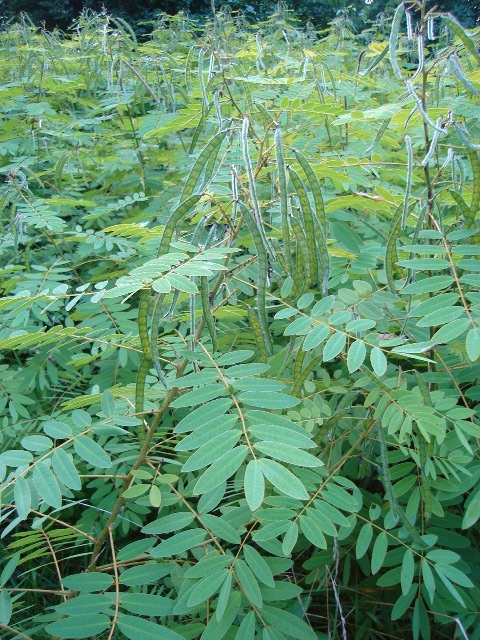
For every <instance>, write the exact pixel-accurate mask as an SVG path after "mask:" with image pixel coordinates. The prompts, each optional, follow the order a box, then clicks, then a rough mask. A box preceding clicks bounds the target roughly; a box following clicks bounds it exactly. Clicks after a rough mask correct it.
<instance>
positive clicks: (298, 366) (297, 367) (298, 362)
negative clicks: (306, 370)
mask: <svg viewBox="0 0 480 640" xmlns="http://www.w3.org/2000/svg"><path fill="white" fill-rule="evenodd" d="M306 355H307V352H306V351H303V349H299V350H298V352H297V357H296V358H295V364H294V366H293V379H294V380H295V384H296V381H297V380H298V378H300V376H301V375H302V369H303V361H304V360H305V356H306Z"/></svg>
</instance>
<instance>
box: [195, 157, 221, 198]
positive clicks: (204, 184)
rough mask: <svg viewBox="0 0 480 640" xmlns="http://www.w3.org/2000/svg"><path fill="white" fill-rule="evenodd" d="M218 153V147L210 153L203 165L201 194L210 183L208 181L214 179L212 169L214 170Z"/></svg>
mask: <svg viewBox="0 0 480 640" xmlns="http://www.w3.org/2000/svg"><path fill="white" fill-rule="evenodd" d="M219 151H220V146H219V147H217V149H216V151H215V152H214V153H212V155H211V156H210V157H209V159H208V161H207V164H206V165H205V174H204V176H203V182H202V185H201V187H200V190H201V191H202V193H203V192H204V191H205V189H206V188H207V186H208V184H209V183H210V181H211V180H212V179H213V177H214V169H215V163H216V162H217V157H218V154H219Z"/></svg>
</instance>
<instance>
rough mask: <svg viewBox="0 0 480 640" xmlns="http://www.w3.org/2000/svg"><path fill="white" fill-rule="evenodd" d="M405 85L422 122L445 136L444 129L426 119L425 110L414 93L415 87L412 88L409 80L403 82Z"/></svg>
mask: <svg viewBox="0 0 480 640" xmlns="http://www.w3.org/2000/svg"><path fill="white" fill-rule="evenodd" d="M405 84H406V85H407V89H408V92H409V93H410V95H411V96H412V98H413V99H414V100H415V105H416V107H417V109H418V111H419V113H420V115H421V116H422V118H423V121H424V122H425V123H426V124H428V125H429V126H430V127H432V129H435V130H437V129H438V131H439V132H440V133H441V134H443V135H445V134H446V133H447V131H446V129H442V128H441V127H437V125H436V124H435V123H434V122H432V121H431V120H430V118H429V117H428V114H427V112H426V111H425V109H424V108H423V105H422V101H421V100H420V98H419V97H418V95H417V92H416V91H415V87H414V86H413V84H412V83H411V82H410V80H406V81H405Z"/></svg>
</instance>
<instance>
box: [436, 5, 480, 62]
mask: <svg viewBox="0 0 480 640" xmlns="http://www.w3.org/2000/svg"><path fill="white" fill-rule="evenodd" d="M442 20H443V21H444V22H445V24H446V25H447V27H448V28H449V29H450V30H451V31H452V32H453V33H454V34H455V35H456V36H457V38H458V39H459V40H460V41H461V42H462V44H463V46H464V47H465V49H466V50H467V51H468V52H469V53H471V54H472V56H473V57H474V58H475V59H476V61H477V62H478V64H480V53H479V52H478V51H477V47H476V45H475V42H474V40H473V39H472V38H471V37H470V36H469V35H468V33H467V32H466V31H465V29H464V28H463V27H462V25H461V24H459V23H458V22H457V21H456V20H455V18H454V17H453V16H452V14H451V13H449V14H447V15H446V16H442Z"/></svg>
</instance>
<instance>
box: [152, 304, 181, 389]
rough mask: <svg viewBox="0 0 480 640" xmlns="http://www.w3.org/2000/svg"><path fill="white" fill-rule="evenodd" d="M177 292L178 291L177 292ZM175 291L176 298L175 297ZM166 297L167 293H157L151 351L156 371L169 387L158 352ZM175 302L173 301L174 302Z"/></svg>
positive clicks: (162, 381)
mask: <svg viewBox="0 0 480 640" xmlns="http://www.w3.org/2000/svg"><path fill="white" fill-rule="evenodd" d="M175 293H177V292H175ZM175 293H174V296H173V297H174V298H175ZM164 299H165V294H164V293H160V294H158V295H157V299H156V300H155V306H154V307H153V314H152V324H151V327H150V352H151V358H152V360H153V366H154V367H155V371H156V372H157V376H158V379H159V380H160V382H161V383H162V384H163V386H164V387H165V388H167V386H168V385H167V381H166V379H165V376H164V374H163V371H162V367H161V365H160V356H159V353H158V328H159V325H160V319H161V315H162V305H163V301H164ZM172 304H173V303H172Z"/></svg>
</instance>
